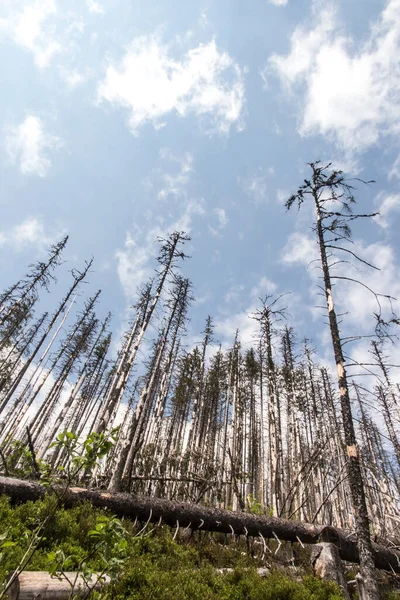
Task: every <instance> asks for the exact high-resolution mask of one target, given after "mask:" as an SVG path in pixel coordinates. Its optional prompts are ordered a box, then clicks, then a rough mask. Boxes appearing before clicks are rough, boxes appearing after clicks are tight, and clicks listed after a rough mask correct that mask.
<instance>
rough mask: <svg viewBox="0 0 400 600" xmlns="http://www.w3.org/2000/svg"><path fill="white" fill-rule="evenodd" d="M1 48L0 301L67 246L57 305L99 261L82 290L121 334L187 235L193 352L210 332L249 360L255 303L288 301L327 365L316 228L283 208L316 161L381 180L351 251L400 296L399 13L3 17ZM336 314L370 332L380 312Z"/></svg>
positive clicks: (173, 3) (374, 278) (324, 9)
mask: <svg viewBox="0 0 400 600" xmlns="http://www.w3.org/2000/svg"><path fill="white" fill-rule="evenodd" d="M0 44H1V46H0V49H1V52H0V62H1V68H0V73H1V89H2V93H1V95H0V157H1V160H0V202H1V205H2V207H1V208H2V210H1V215H2V219H1V224H0V265H1V270H2V287H6V286H7V285H8V284H10V283H11V282H13V281H14V280H15V279H16V278H18V277H19V276H21V275H22V274H23V273H24V272H25V269H26V265H27V264H28V263H29V262H31V261H32V260H34V259H36V258H40V257H41V256H42V255H43V252H44V250H45V248H46V247H47V246H48V245H49V244H50V243H51V242H53V241H55V240H57V239H59V238H60V237H61V235H63V234H64V233H69V235H70V241H69V245H68V250H67V251H66V254H65V259H66V264H65V265H64V271H65V272H64V274H61V277H60V282H59V288H58V292H57V293H58V294H59V295H61V291H62V287H63V286H65V285H66V282H67V270H68V269H69V268H72V267H79V266H80V265H82V263H83V261H84V260H85V259H87V258H90V257H91V256H92V255H93V256H94V258H95V262H94V268H93V271H92V273H91V276H90V285H89V286H87V288H85V291H86V292H90V291H92V290H95V289H98V288H101V289H102V290H103V294H102V302H101V310H100V312H102V313H103V314H105V313H106V311H107V310H112V312H113V314H114V327H115V329H116V330H118V329H119V328H120V327H121V323H122V322H123V321H124V319H125V318H126V314H127V313H126V307H127V306H129V304H130V303H132V301H133V299H134V294H135V290H136V287H137V286H138V285H139V284H140V283H141V282H142V281H143V280H144V279H145V278H147V276H148V275H149V274H150V273H151V269H152V267H153V266H154V262H153V259H152V256H153V254H154V251H155V249H156V247H155V245H154V239H155V238H156V236H157V235H165V234H166V233H167V232H169V231H172V230H174V229H176V228H177V229H185V230H186V231H188V232H189V233H190V235H191V236H192V242H191V244H190V248H189V249H188V253H189V254H190V255H191V256H192V258H191V259H190V261H188V262H187V263H185V266H184V272H185V274H187V275H188V276H189V277H190V278H191V279H192V281H193V284H194V294H195V296H196V298H197V301H196V303H195V305H194V306H193V308H192V310H191V317H192V322H191V326H190V327H191V329H190V332H189V335H190V336H191V338H192V339H198V337H199V332H200V331H201V329H203V324H204V321H205V318H206V316H207V314H211V315H212V316H213V317H214V318H215V324H216V338H217V339H218V340H219V341H221V342H223V343H229V342H230V341H231V339H232V337H233V335H234V331H235V328H236V327H239V328H240V330H241V334H242V340H243V342H244V343H245V344H246V343H248V342H249V341H250V340H251V335H252V328H253V323H252V322H251V321H249V320H248V318H247V316H246V313H249V312H252V311H253V310H254V309H255V308H256V306H257V298H258V297H259V296H260V295H264V294H265V293H274V294H278V293H282V292H288V291H292V292H294V293H293V294H292V299H291V300H290V303H291V310H290V312H291V314H292V323H294V324H295V327H296V329H297V331H298V333H299V335H300V336H304V335H306V336H307V337H310V338H313V339H314V340H315V342H316V343H317V344H320V348H321V354H324V353H325V351H326V352H328V339H327V336H326V331H325V329H324V328H323V327H322V326H321V323H322V316H321V315H320V313H319V312H318V311H317V310H315V309H314V306H315V304H316V297H315V285H316V283H317V279H316V278H317V273H316V271H315V270H313V269H312V268H311V267H310V266H308V263H309V261H310V260H312V258H313V256H314V254H315V251H316V248H315V243H314V241H313V238H312V234H311V232H310V224H311V220H312V213H311V211H310V210H308V209H306V208H305V209H304V210H303V211H301V212H300V213H299V214H296V212H293V213H289V214H287V213H286V212H285V209H284V207H283V202H284V200H285V199H286V198H287V196H288V195H290V194H291V193H292V192H293V191H295V189H296V188H297V186H298V185H300V184H301V182H302V180H303V178H304V176H305V174H306V173H307V167H306V163H307V162H309V161H314V160H318V159H321V160H323V161H333V163H334V165H336V166H338V167H340V168H343V169H344V170H345V171H346V172H349V173H350V174H353V175H356V176H358V177H363V178H366V179H371V178H373V179H375V180H376V183H375V184H374V185H373V186H370V187H368V188H366V187H363V186H360V188H359V191H358V193H357V198H358V201H359V204H360V208H361V210H362V212H365V211H369V210H377V209H380V210H381V216H380V217H379V218H377V219H376V221H375V223H373V224H370V225H367V224H364V225H362V226H361V225H360V226H359V227H358V226H356V227H355V229H354V234H355V240H356V242H357V244H358V247H359V249H360V253H361V254H362V256H363V257H365V258H366V259H367V260H375V262H376V263H377V266H378V267H380V268H381V271H380V272H374V273H368V274H367V275H365V276H366V277H367V278H368V282H369V283H370V284H372V285H374V286H375V288H376V289H377V291H381V292H383V293H390V294H391V295H393V296H395V297H400V277H399V275H400V268H399V250H400V242H399V235H398V230H399V214H400V191H399V180H400V137H399V133H400V131H399V129H400V127H399V123H400V60H399V57H400V0H362V1H361V0H352V1H351V2H349V1H348V0H347V1H344V0H343V1H340V0H337V1H331V2H330V1H328V0H326V1H325V0H314V1H312V0H287V1H285V0H270V1H268V0H254V1H253V2H252V3H251V5H250V6H249V4H248V3H244V2H233V1H228V0H220V1H218V2H197V1H192V2H183V1H182V0H169V1H168V2H167V1H166V0H165V1H161V0H152V1H151V2H143V1H139V0H137V1H135V2H128V1H127V0H126V1H117V0H98V1H95V0H86V1H84V0H79V1H78V0H75V1H74V0H71V1H68V2H65V1H64V2H62V1H61V0H36V1H34V0H2V1H1V3H0ZM351 268H352V267H351V266H350V265H348V266H346V267H345V269H348V270H349V269H351ZM348 272H349V271H346V273H348ZM337 297H338V301H339V306H340V307H341V308H343V307H346V309H348V310H349V311H350V312H349V315H348V317H347V328H348V329H347V331H351V332H360V333H362V334H363V333H366V332H367V330H368V328H369V327H370V326H371V324H372V321H371V320H370V319H369V315H370V314H371V313H372V311H373V310H375V306H374V304H373V298H370V297H369V295H368V293H367V292H366V290H365V289H362V288H351V290H350V289H349V288H346V289H344V288H343V287H342V288H341V289H340V290H339V289H338V290H337ZM52 298H53V297H52ZM365 351H366V350H365V346H362V345H359V346H358V347H357V346H355V347H354V352H355V353H356V355H357V353H358V355H359V356H363V355H365Z"/></svg>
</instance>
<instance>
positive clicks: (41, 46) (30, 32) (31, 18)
mask: <svg viewBox="0 0 400 600" xmlns="http://www.w3.org/2000/svg"><path fill="white" fill-rule="evenodd" d="M56 13H57V8H56V4H55V2H54V0H36V1H35V2H31V3H29V4H25V3H22V2H21V1H19V0H15V1H13V2H8V1H7V0H5V2H3V3H2V5H1V6H0V33H1V32H3V33H5V34H6V35H7V36H8V37H11V39H13V41H14V42H15V43H16V44H18V45H19V46H22V47H23V48H25V49H26V50H29V51H30V52H32V54H33V56H34V60H35V63H36V65H37V66H38V67H40V68H43V67H47V66H48V65H49V63H50V62H51V59H52V58H53V56H54V55H55V54H57V53H58V52H60V51H61V50H62V46H61V44H60V43H59V42H58V41H57V37H56V34H55V31H54V23H52V17H54V16H55V15H56Z"/></svg>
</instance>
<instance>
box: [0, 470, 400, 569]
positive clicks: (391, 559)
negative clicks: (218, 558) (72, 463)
mask: <svg viewBox="0 0 400 600" xmlns="http://www.w3.org/2000/svg"><path fill="white" fill-rule="evenodd" d="M61 490H63V504H64V506H66V507H67V508H68V507H72V506H74V505H76V504H77V503H79V502H82V501H85V500H86V501H88V502H90V503H91V504H92V505H93V506H96V507H98V508H103V509H108V510H110V511H112V512H113V513H114V514H115V515H117V516H118V517H125V518H128V519H138V520H139V521H144V522H145V521H148V522H153V523H157V522H158V521H160V519H161V520H162V522H163V523H165V524H166V525H170V526H171V527H177V526H178V525H179V526H180V527H188V528H191V529H203V530H205V531H214V532H220V533H231V534H235V535H246V536H254V537H260V536H262V537H264V538H273V539H275V538H278V539H279V540H282V541H289V542H301V543H303V544H318V543H319V542H331V543H333V544H336V546H337V547H338V549H339V553H340V557H341V559H342V560H347V561H349V562H354V563H358V562H359V556H358V550H357V542H356V539H355V535H354V533H353V532H349V531H344V530H341V529H336V528H334V527H330V526H324V525H314V524H310V523H303V522H301V521H291V520H287V519H279V518H276V517H264V516H259V515H252V514H249V513H243V512H231V511H229V510H221V509H216V508H208V507H205V506H201V505H197V504H189V503H187V502H172V501H170V500H163V499H160V498H150V497H146V496H135V495H131V494H120V493H110V492H105V491H101V490H90V489H89V490H88V489H86V488H76V487H74V488H69V489H68V490H66V491H64V488H62V486H59V487H58V488H56V491H58V492H59V493H60V492H61ZM0 493H2V494H7V495H8V496H9V497H10V498H11V500H12V502H17V503H18V502H27V501H28V500H33V501H34V500H38V499H40V498H42V497H43V496H44V495H45V494H46V493H48V490H47V489H45V488H43V487H42V486H41V485H40V484H38V483H36V482H33V481H25V480H22V479H14V478H11V477H2V476H0ZM374 560H375V565H376V567H377V568H378V569H385V570H387V571H392V572H393V571H394V572H395V573H400V553H397V552H395V551H393V550H389V549H388V548H385V547H384V546H381V545H377V544H374Z"/></svg>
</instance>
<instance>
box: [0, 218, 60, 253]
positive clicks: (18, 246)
mask: <svg viewBox="0 0 400 600" xmlns="http://www.w3.org/2000/svg"><path fill="white" fill-rule="evenodd" d="M64 234H65V232H64V231H57V232H54V231H53V232H52V233H51V234H50V233H48V232H46V229H45V227H44V225H43V223H42V222H41V221H40V220H39V219H38V218H37V217H28V218H26V219H25V220H24V221H22V223H20V224H19V225H15V226H14V227H12V228H11V229H9V230H7V231H1V232H0V246H5V245H7V246H11V247H12V248H13V249H14V250H22V249H23V248H25V247H26V246H37V247H46V246H49V245H50V244H52V243H54V242H55V241H56V240H58V239H60V238H61V237H62V236H63V235H64Z"/></svg>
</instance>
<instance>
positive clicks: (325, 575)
mask: <svg viewBox="0 0 400 600" xmlns="http://www.w3.org/2000/svg"><path fill="white" fill-rule="evenodd" d="M311 562H312V564H313V567H314V571H315V574H316V575H318V577H321V578H322V579H328V580H330V581H334V582H335V583H337V584H338V585H339V587H340V589H341V590H342V593H343V595H344V597H345V598H346V600H350V594H349V590H348V587H347V581H346V578H345V576H344V570H343V564H342V561H341V559H340V555H339V550H338V547H337V546H336V545H335V544H331V543H328V542H322V543H320V544H317V545H316V546H314V548H313V552H312V554H311Z"/></svg>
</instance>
